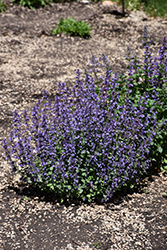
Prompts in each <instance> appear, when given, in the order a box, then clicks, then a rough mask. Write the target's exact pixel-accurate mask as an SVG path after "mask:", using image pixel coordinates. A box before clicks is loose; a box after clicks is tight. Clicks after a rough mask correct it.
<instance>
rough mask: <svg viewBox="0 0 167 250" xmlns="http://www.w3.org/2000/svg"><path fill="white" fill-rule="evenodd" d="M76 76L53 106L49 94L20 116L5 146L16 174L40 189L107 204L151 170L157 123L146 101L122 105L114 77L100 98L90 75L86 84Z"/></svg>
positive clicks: (107, 79) (108, 79)
mask: <svg viewBox="0 0 167 250" xmlns="http://www.w3.org/2000/svg"><path fill="white" fill-rule="evenodd" d="M77 75H78V76H77V80H76V85H75V87H74V88H73V90H72V91H70V90H69V88H68V87H67V86H65V84H63V83H59V94H58V95H57V96H56V97H55V102H54V103H51V101H50V100H49V99H48V98H47V93H46V91H45V92H44V95H43V99H42V100H39V101H38V103H37V104H36V105H35V106H34V108H33V110H32V113H31V115H28V113H27V111H24V113H23V114H19V113H18V112H17V111H15V112H14V130H13V131H12V132H11V133H10V138H9V139H10V144H11V147H8V145H7V141H6V139H4V140H3V147H4V148H5V150H6V156H7V160H8V161H9V163H10V165H11V166H12V167H13V170H17V171H18V172H19V173H20V174H21V175H22V178H23V179H24V180H26V181H28V182H30V183H33V184H35V185H37V186H38V187H40V188H41V189H43V190H49V191H54V192H55V193H56V194H57V195H59V196H61V198H62V199H63V197H67V196H70V197H72V198H81V199H82V200H88V201H92V200H99V199H100V200H101V201H107V200H108V199H109V198H111V197H112V196H113V194H114V192H115V191H116V190H118V189H119V188H121V187H122V185H127V183H129V182H132V181H138V178H139V176H140V175H142V174H143V173H145V172H146V171H147V169H148V167H149V162H150V159H149V158H148V153H149V148H150V143H151V141H152V137H153V135H154V132H153V129H154V127H155V125H156V118H155V115H154V113H153V112H152V113H151V112H150V114H149V115H148V114H147V112H145V111H146V108H145V106H146V104H147V96H143V97H141V98H140V100H139V102H138V106H137V107H133V103H132V102H131V101H130V100H129V99H128V98H126V100H125V103H124V104H123V105H119V99H120V97H119V93H118V92H117V91H115V88H116V85H117V84H116V82H114V79H111V77H110V75H108V77H106V78H105V81H104V82H103V86H102V88H101V89H100V93H101V94H96V85H95V84H94V81H93V78H91V77H90V76H89V75H86V78H85V81H84V82H82V81H81V80H80V72H79V71H77ZM111 88H112V95H110V96H111V98H109V94H108V90H109V89H110V90H111ZM143 121H144V122H143ZM148 124H149V125H151V126H149V128H148Z"/></svg>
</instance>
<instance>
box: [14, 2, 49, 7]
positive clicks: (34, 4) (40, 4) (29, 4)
mask: <svg viewBox="0 0 167 250" xmlns="http://www.w3.org/2000/svg"><path fill="white" fill-rule="evenodd" d="M50 2H51V1H50V0H48V1H47V0H13V3H15V4H19V5H21V6H23V7H28V8H30V9H34V8H39V7H44V6H46V5H47V4H49V3H50Z"/></svg>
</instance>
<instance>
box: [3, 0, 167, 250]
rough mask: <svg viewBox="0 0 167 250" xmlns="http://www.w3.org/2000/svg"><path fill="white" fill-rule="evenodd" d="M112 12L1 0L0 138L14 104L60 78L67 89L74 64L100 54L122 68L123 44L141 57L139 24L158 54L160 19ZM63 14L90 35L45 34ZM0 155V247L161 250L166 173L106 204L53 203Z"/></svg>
mask: <svg viewBox="0 0 167 250" xmlns="http://www.w3.org/2000/svg"><path fill="white" fill-rule="evenodd" d="M119 12H120V9H119V7H117V6H116V7H113V9H110V10H106V9H104V8H103V7H102V5H101V3H90V4H87V5H84V4H80V3H75V2H74V3H71V4H69V3H58V4H52V5H51V6H47V7H45V8H43V9H38V10H29V9H27V8H22V7H20V6H11V5H10V4H8V8H7V11H6V12H5V13H0V72H1V75H0V140H2V138H3V136H8V133H9V131H10V130H11V126H12V113H13V110H14V109H15V108H16V109H18V110H19V111H20V110H24V109H25V108H26V109H29V110H30V109H31V108H32V106H33V105H34V104H35V102H36V101H37V99H38V98H41V94H42V92H43V90H44V89H46V90H47V91H48V94H49V95H50V96H51V98H52V97H54V95H55V94H56V88H57V85H56V84H57V82H59V81H64V82H66V83H67V84H68V85H69V86H70V87H72V86H73V84H74V82H75V80H74V77H75V71H76V69H77V68H79V69H80V70H81V71H82V72H83V70H84V68H85V67H87V68H89V62H90V60H91V56H92V54H94V55H95V56H96V57H97V58H99V57H100V56H101V55H102V53H105V54H106V55H107V56H108V59H109V61H110V63H111V66H112V69H113V71H114V72H121V71H126V66H127V61H126V60H125V54H126V49H127V45H129V46H130V48H131V50H132V53H135V52H136V53H137V55H138V56H139V58H141V59H142V54H143V47H142V44H141V41H142V36H143V29H144V26H147V29H148V31H149V34H150V35H151V40H152V43H153V46H152V52H153V53H156V52H157V48H159V46H160V44H161V41H162V38H163V37H164V36H166V34H167V21H166V20H164V19H160V18H151V17H148V16H146V15H145V13H144V12H142V11H140V12H131V13H128V14H127V15H126V17H122V16H121V15H120V14H119ZM69 15H70V16H73V17H75V18H76V20H79V19H82V20H85V21H86V22H88V23H89V24H91V25H92V32H91V33H92V35H91V37H90V38H89V39H86V40H85V39H82V38H79V37H69V36H67V35H62V36H51V35H50V32H51V30H52V28H55V26H56V23H57V22H58V20H60V18H61V17H67V16H69ZM0 153H1V155H0V249H5V250H14V249H34V250H36V249H40V250H42V249H47V250H49V249H51V250H53V249H63V250H65V249H78V250H81V249H84V250H86V249H97V248H99V249H103V250H104V249H106V250H107V249H123V250H124V249H135V250H136V249H137V250H138V249H139V250H140V249H152V250H160V249H167V239H166V235H167V232H166V229H167V206H166V205H167V204H166V203H167V198H166V197H165V196H163V194H162V193H163V192H164V191H165V188H167V177H166V176H163V175H162V173H156V172H154V173H153V174H152V175H151V176H150V177H149V178H145V179H144V181H143V182H142V184H141V186H140V187H139V188H138V189H135V190H133V191H131V193H128V194H127V195H123V194H119V195H118V197H114V199H113V200H112V201H110V202H108V203H107V204H105V205H99V204H84V203H76V202H68V203H67V204H63V205H60V204H59V203H57V201H56V199H55V198H53V197H52V196H46V194H45V193H43V192H40V191H39V190H38V189H37V188H35V187H32V186H29V185H23V183H20V181H19V177H18V176H17V175H16V176H15V175H13V174H11V172H10V168H9V165H8V164H7V163H6V161H5V160H4V155H3V151H2V149H0ZM26 197H28V198H26Z"/></svg>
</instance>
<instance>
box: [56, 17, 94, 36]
mask: <svg viewBox="0 0 167 250" xmlns="http://www.w3.org/2000/svg"><path fill="white" fill-rule="evenodd" d="M90 31H91V27H90V25H89V24H87V23H85V22H84V21H78V22H77V21H76V20H75V19H74V18H72V17H71V18H67V19H63V18H61V20H60V22H59V24H58V27H57V28H56V29H53V30H52V35H57V34H61V33H68V34H70V35H72V36H81V37H83V38H88V37H89V36H90Z"/></svg>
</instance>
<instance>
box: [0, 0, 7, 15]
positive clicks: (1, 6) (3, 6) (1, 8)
mask: <svg viewBox="0 0 167 250" xmlns="http://www.w3.org/2000/svg"><path fill="white" fill-rule="evenodd" d="M5 10H6V4H5V3H4V2H3V1H2V0H0V12H4V11H5Z"/></svg>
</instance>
